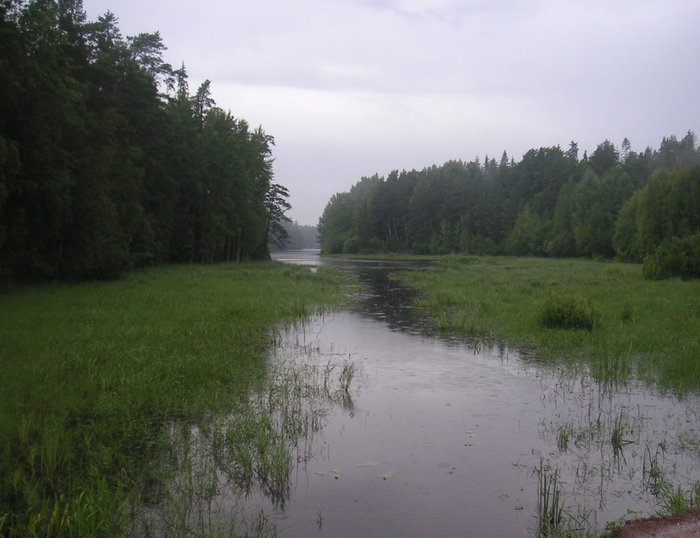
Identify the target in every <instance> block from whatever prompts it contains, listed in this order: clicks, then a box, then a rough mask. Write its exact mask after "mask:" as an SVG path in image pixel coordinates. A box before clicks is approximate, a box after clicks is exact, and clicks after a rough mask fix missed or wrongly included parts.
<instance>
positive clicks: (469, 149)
mask: <svg viewBox="0 0 700 538" xmlns="http://www.w3.org/2000/svg"><path fill="white" fill-rule="evenodd" d="M84 7H85V10H86V11H87V14H88V18H89V19H90V20H94V19H96V18H97V17H98V16H99V15H101V14H104V13H105V12H106V11H108V10H110V11H112V12H113V13H114V14H115V15H116V16H117V17H118V19H119V27H120V29H121V31H122V34H123V35H124V36H128V35H136V34H138V33H141V32H155V31H159V32H160V34H161V37H162V38H163V41H164V43H165V45H166V46H167V47H168V50H167V52H166V58H165V59H166V61H168V62H170V63H171V64H172V65H173V66H174V67H179V66H180V65H181V64H182V63H183V62H184V63H185V66H186V68H187V72H188V74H189V77H190V81H189V82H190V91H191V92H192V93H194V91H196V89H197V87H198V86H199V84H200V83H201V82H202V81H203V80H205V79H207V78H208V79H210V80H211V81H212V96H213V97H214V99H215V100H216V103H217V105H218V106H219V107H221V108H223V109H224V110H227V111H231V113H232V114H233V115H234V116H236V117H242V118H245V119H246V120H247V121H248V122H249V123H250V124H251V126H252V127H257V126H259V125H262V127H263V129H264V130H265V131H266V132H267V133H268V134H270V135H272V136H274V137H275V140H276V147H275V149H274V157H275V166H274V169H275V181H276V182H277V183H281V184H283V185H285V186H286V187H287V188H288V189H289V190H290V192H291V199H290V201H291V203H292V206H293V209H292V211H291V212H290V216H291V217H292V218H293V219H294V220H297V221H298V222H299V223H300V224H316V223H317V222H318V218H319V216H320V215H321V213H322V212H323V209H324V207H325V205H326V203H327V202H328V200H329V199H330V197H331V196H332V195H333V194H334V193H336V192H342V191H347V190H349V189H350V187H351V186H352V185H353V184H355V183H356V182H357V181H359V180H360V178H361V177H362V176H370V175H373V174H375V173H378V174H379V175H383V176H386V175H387V174H388V173H389V172H390V171H391V170H394V169H398V170H402V169H406V170H410V169H413V168H416V169H422V168H424V167H426V166H430V165H432V164H438V165H439V164H442V163H444V162H445V161H447V160H450V159H463V160H466V161H470V160H472V159H474V158H475V157H476V156H479V157H480V159H481V161H482V162H483V158H484V156H485V155H488V156H489V157H495V158H496V159H499V158H500V156H501V154H502V153H503V151H504V150H505V151H507V152H508V155H509V156H511V157H514V158H515V159H516V160H520V158H521V157H522V155H523V153H525V152H526V151H527V150H529V149H531V148H539V147H541V146H554V145H560V146H562V148H564V149H566V148H567V147H568V145H569V142H571V141H572V140H574V141H576V142H577V143H578V144H579V148H580V151H581V155H582V154H583V150H584V149H587V150H588V151H589V152H590V151H592V150H594V149H595V147H596V146H597V145H598V144H599V143H600V142H602V141H603V140H605V139H609V140H610V141H611V142H613V143H614V144H615V145H616V146H617V147H618V148H619V147H620V144H621V142H622V139H623V138H624V137H628V138H629V139H630V141H631V143H632V149H633V150H635V151H642V150H644V149H645V148H646V147H647V146H652V147H653V148H657V147H658V146H659V143H660V142H661V139H662V137H663V136H668V135H676V136H678V137H679V138H681V137H683V136H684V135H685V134H686V132H687V131H688V130H692V131H694V132H695V133H696V134H699V135H700V131H699V130H698V129H700V32H699V31H698V30H699V29H700V2H699V1H698V0H614V1H611V0H604V1H603V0H601V1H597V0H585V1H584V0H580V1H566V0H539V1H538V0H532V1H526V0H522V1H521V0H463V1H459V0H197V1H192V0H188V1H181V0H84Z"/></svg>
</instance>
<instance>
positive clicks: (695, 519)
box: [617, 508, 700, 538]
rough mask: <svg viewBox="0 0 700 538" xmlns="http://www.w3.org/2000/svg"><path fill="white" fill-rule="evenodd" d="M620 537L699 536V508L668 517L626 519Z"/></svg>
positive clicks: (694, 537) (692, 537) (693, 537)
mask: <svg viewBox="0 0 700 538" xmlns="http://www.w3.org/2000/svg"><path fill="white" fill-rule="evenodd" d="M617 536H619V537H620V538H651V537H654V538H700V508H694V509H692V510H688V511H687V512H684V513H682V514H679V515H676V516H669V517H650V518H647V519H637V520H634V521H628V522H627V523H625V524H624V526H623V527H622V530H621V531H620V533H619V534H618V535H617Z"/></svg>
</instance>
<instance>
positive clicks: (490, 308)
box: [401, 256, 700, 394]
mask: <svg viewBox="0 0 700 538" xmlns="http://www.w3.org/2000/svg"><path fill="white" fill-rule="evenodd" d="M444 260H445V263H441V264H438V265H436V266H435V267H433V268H432V269H430V270H427V271H416V272H411V273H409V274H404V273H402V274H401V278H402V279H405V280H406V281H407V282H408V283H410V284H412V285H414V286H416V287H418V288H419V289H420V290H421V292H422V295H421V298H420V301H419V302H418V303H417V306H418V307H419V308H420V309H421V310H423V311H425V313H426V314H427V315H429V316H430V318H431V319H433V321H434V324H435V326H436V327H438V326H439V327H442V328H444V329H445V330H449V331H452V332H455V333H458V334H462V335H464V336H466V337H468V338H471V339H475V340H476V341H477V342H478V341H486V342H494V341H495V342H505V343H507V344H508V345H511V346H515V347H517V348H524V349H535V350H537V355H538V357H539V359H538V360H541V361H545V362H546V361H553V362H556V364H557V365H560V366H561V365H570V366H571V367H572V368H575V369H577V370H578V369H580V368H585V369H587V370H588V371H590V372H591V374H592V375H593V376H594V377H596V378H597V379H599V380H601V381H602V382H603V383H610V384H621V383H622V384H624V383H626V382H627V381H628V380H629V379H632V378H638V379H641V380H643V381H646V382H648V383H649V384H652V385H657V386H659V387H661V388H663V389H664V390H669V391H672V392H674V393H678V394H684V393H687V392H697V391H698V390H700V361H699V360H698V357H700V340H699V339H698V338H697V336H696V335H697V334H700V302H699V301H698V299H697V297H700V280H697V279H694V280H687V281H682V280H680V279H673V280H662V281H655V280H645V279H643V278H642V266H641V264H622V263H615V264H611V263H602V262H595V261H590V260H571V259H565V260H561V259H560V260H555V259H545V258H512V257H481V258H475V257H468V258H464V257H460V256H455V257H446V258H445V259H444ZM560 294H564V295H565V296H569V297H571V296H573V297H574V298H575V299H574V303H575V304H580V305H581V306H582V308H583V309H584V310H585V311H587V312H589V313H590V312H591V311H593V309H592V308H591V305H595V309H594V310H595V311H596V314H595V315H589V316H587V318H584V319H589V320H590V319H595V320H597V321H595V330H592V331H588V330H552V329H549V328H547V327H546V326H544V325H543V324H542V323H541V322H540V318H539V315H538V314H539V313H540V311H541V310H542V308H543V305H544V304H545V302H548V301H550V300H551V299H552V297H557V296H559V295H560ZM564 302H565V303H566V302H568V299H565V301H564ZM555 304H558V303H556V302H555ZM569 310H575V309H574V308H571V307H567V308H566V310H565V312H568V311H569ZM563 358H565V359H566V360H565V361H563V362H562V359H563Z"/></svg>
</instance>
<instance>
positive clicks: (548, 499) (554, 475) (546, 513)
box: [535, 459, 565, 538]
mask: <svg viewBox="0 0 700 538" xmlns="http://www.w3.org/2000/svg"><path fill="white" fill-rule="evenodd" d="M535 473H536V474H537V520H538V533H539V534H538V535H539V536H541V537H543V538H545V537H550V536H561V535H562V528H563V525H564V523H565V518H564V505H563V502H562V500H561V491H560V484H559V470H558V469H555V470H554V471H552V469H550V467H549V465H546V464H545V462H544V460H543V459H540V463H539V465H538V466H537V467H535Z"/></svg>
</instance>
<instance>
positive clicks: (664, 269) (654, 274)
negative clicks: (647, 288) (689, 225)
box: [643, 234, 700, 280]
mask: <svg viewBox="0 0 700 538" xmlns="http://www.w3.org/2000/svg"><path fill="white" fill-rule="evenodd" d="M643 273H644V278H646V279H648V280H663V279H665V278H672V277H676V276H679V277H681V278H682V279H683V280H687V279H690V278H700V234H695V235H690V236H686V237H683V238H679V237H672V238H670V239H665V240H664V241H662V242H661V243H660V244H659V246H658V247H657V248H656V250H655V251H654V253H653V254H650V255H648V256H647V257H645V258H644V266H643Z"/></svg>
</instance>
